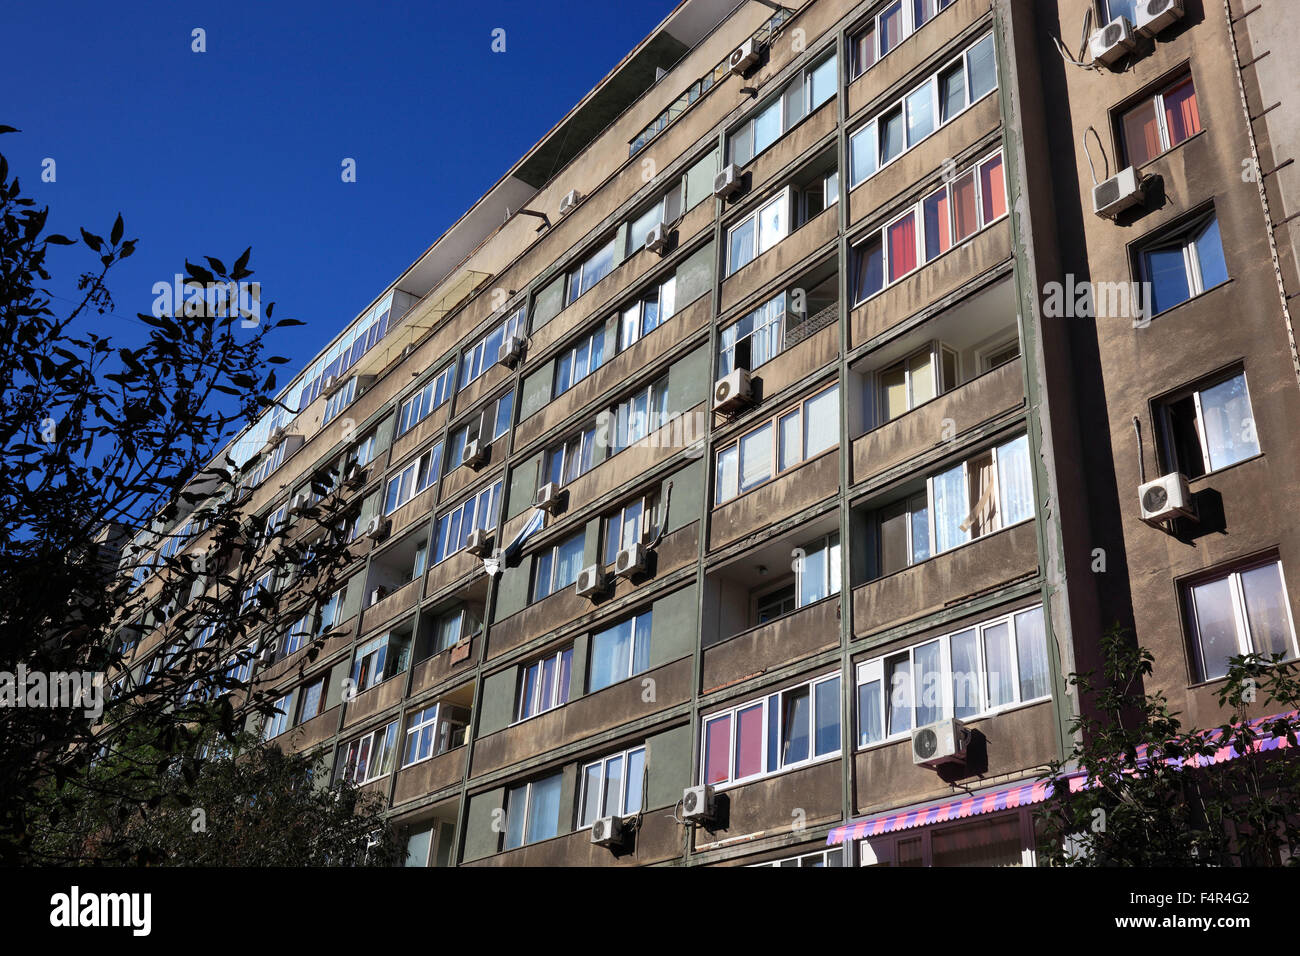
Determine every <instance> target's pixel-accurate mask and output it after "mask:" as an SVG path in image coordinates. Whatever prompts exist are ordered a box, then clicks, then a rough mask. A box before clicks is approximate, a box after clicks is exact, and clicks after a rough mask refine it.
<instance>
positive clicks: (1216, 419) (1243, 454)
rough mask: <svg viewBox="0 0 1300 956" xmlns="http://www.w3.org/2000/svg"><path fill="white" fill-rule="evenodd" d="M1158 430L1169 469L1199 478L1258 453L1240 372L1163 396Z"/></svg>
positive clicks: (1244, 386) (1257, 444)
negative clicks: (1172, 394)
mask: <svg viewBox="0 0 1300 956" xmlns="http://www.w3.org/2000/svg"><path fill="white" fill-rule="evenodd" d="M1156 432H1157V434H1158V435H1159V437H1160V442H1161V454H1162V461H1163V462H1164V464H1165V466H1166V469H1167V470H1169V471H1181V472H1182V473H1183V474H1184V475H1186V476H1187V477H1188V478H1199V477H1201V476H1202V475H1206V474H1209V473H1210V472H1212V471H1218V470H1219V469H1220V468H1227V467H1228V466H1229V465H1235V464H1236V463H1237V462H1239V461H1244V460H1246V459H1247V458H1250V457H1252V456H1254V455H1258V454H1259V438H1258V436H1257V435H1256V434H1255V416H1254V414H1253V412H1252V411H1251V408H1250V392H1249V390H1248V389H1247V388H1246V375H1245V373H1244V372H1240V371H1239V372H1235V373H1233V374H1231V375H1229V376H1228V377H1226V378H1220V379H1218V380H1213V381H1211V382H1209V383H1206V384H1203V385H1199V386H1197V387H1195V388H1192V389H1190V390H1188V391H1186V392H1182V393H1179V394H1177V395H1174V396H1171V397H1169V398H1166V399H1163V400H1162V401H1161V402H1160V403H1159V404H1158V405H1157V407H1156Z"/></svg>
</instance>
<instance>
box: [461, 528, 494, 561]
mask: <svg viewBox="0 0 1300 956" xmlns="http://www.w3.org/2000/svg"><path fill="white" fill-rule="evenodd" d="M465 550H466V551H468V552H469V553H470V554H472V555H474V557H476V558H482V557H486V556H487V555H489V554H491V553H492V532H491V531H484V530H483V529H482V528H476V529H475V530H473V531H471V532H470V533H469V537H468V538H467V539H466V540H465Z"/></svg>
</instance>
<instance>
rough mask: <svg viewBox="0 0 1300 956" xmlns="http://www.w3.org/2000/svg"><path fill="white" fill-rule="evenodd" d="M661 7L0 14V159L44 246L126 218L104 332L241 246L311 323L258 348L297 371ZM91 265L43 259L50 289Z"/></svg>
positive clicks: (253, 6)
mask: <svg viewBox="0 0 1300 956" xmlns="http://www.w3.org/2000/svg"><path fill="white" fill-rule="evenodd" d="M674 5H675V0H640V2H636V3H609V2H597V0H564V2H563V3H557V4H547V3H537V2H521V0H514V2H502V0H474V2H456V3H450V2H446V0H434V2H428V0H426V2H408V3H393V2H373V0H372V2H367V3H359V2H358V3H341V2H337V0H324V2H315V3H303V2H283V0H274V2H267V0H258V2H247V0H234V2H227V3H220V4H217V3H191V2H165V3H164V2H149V3H140V2H136V3H130V2H128V3H125V4H104V3H90V2H84V0H76V2H73V0H60V2H58V3H57V4H38V3H18V2H14V3H6V4H4V5H3V9H2V10H0V35H3V36H4V37H5V38H6V42H5V56H4V57H2V58H0V88H2V89H4V90H5V97H4V106H3V107H2V108H0V124H2V125H9V126H15V127H18V128H19V129H20V130H22V132H21V133H20V134H8V135H6V136H4V137H0V152H3V153H4V154H5V155H6V156H7V157H8V159H9V164H10V168H11V170H12V171H14V172H16V173H17V174H18V175H19V176H20V178H21V180H22V183H23V187H24V189H25V191H26V192H27V193H28V194H29V195H31V196H32V197H33V198H35V199H36V200H37V201H38V202H40V203H44V204H48V205H49V206H50V208H51V213H50V228H51V229H53V230H54V231H59V232H64V233H67V234H69V235H73V236H75V235H77V228H78V227H79V226H82V225H85V226H87V227H88V228H90V230H91V231H92V232H98V233H100V234H101V235H104V236H107V234H108V230H109V227H110V226H111V225H112V222H113V218H114V216H115V215H116V214H117V213H118V212H119V211H120V212H121V213H122V215H123V217H124V219H125V221H126V227H127V228H126V235H127V236H128V237H136V238H138V239H139V240H140V241H139V244H138V246H137V250H136V254H135V255H134V256H133V257H132V258H131V259H128V260H127V261H126V262H125V263H123V264H122V266H121V267H119V268H118V269H117V270H115V272H114V274H113V279H112V282H111V290H112V293H113V295H114V298H115V300H116V305H115V309H114V312H115V313H116V316H105V317H103V319H102V320H99V321H98V323H97V325H98V331H100V332H101V333H104V334H111V335H113V336H114V338H115V339H120V340H121V341H122V342H123V344H126V343H129V342H131V341H133V340H134V341H138V340H139V338H140V337H141V336H142V335H143V334H144V333H145V330H144V328H143V327H142V326H140V325H138V324H136V323H135V322H134V320H133V319H132V318H130V317H133V316H134V315H135V314H136V313H137V312H148V311H149V310H150V306H151V303H152V301H153V295H152V292H151V289H152V287H153V284H154V283H155V282H159V281H170V280H171V277H172V275H173V274H174V273H176V272H179V271H182V268H183V263H184V261H185V259H186V258H188V259H190V260H191V261H198V262H201V261H202V258H201V257H202V256H205V255H211V256H215V257H217V258H219V259H222V260H224V261H225V262H226V264H227V265H229V264H230V263H231V262H232V261H233V260H234V259H235V258H236V257H237V256H238V255H239V253H240V252H242V251H243V249H244V248H245V247H246V246H249V245H251V246H252V247H253V256H252V267H253V269H254V270H255V273H256V275H255V276H254V278H255V279H257V280H260V281H261V283H262V297H263V301H267V300H274V301H275V302H276V313H275V314H276V317H277V318H279V317H293V318H298V319H301V320H303V321H305V322H306V323H307V324H306V325H305V326H303V327H299V328H290V329H282V330H280V331H279V332H277V333H276V338H275V339H274V340H273V342H274V343H275V345H274V349H273V350H274V351H275V352H278V353H279V354H281V355H285V356H288V357H289V358H290V359H292V362H291V363H290V365H289V369H291V370H292V371H294V372H296V371H298V370H299V369H300V368H301V367H302V366H303V365H305V364H306V362H307V360H308V359H310V358H311V356H312V355H313V354H314V353H315V352H316V351H317V350H319V349H320V348H321V347H323V346H324V345H325V343H327V342H328V341H329V339H330V338H331V337H332V336H333V335H334V334H335V333H336V332H337V331H338V330H339V329H341V328H342V327H343V325H344V324H345V323H346V322H347V321H348V320H350V319H351V318H352V317H353V316H354V315H355V314H356V313H357V312H358V311H360V309H361V308H363V307H364V306H365V305H366V304H367V303H368V302H369V301H370V300H371V299H372V298H373V297H374V296H376V295H377V294H378V293H379V292H381V291H382V290H383V288H384V286H385V285H386V284H387V283H388V282H390V281H391V280H392V279H393V278H395V277H396V276H397V274H398V273H399V272H400V271H401V270H402V269H404V268H405V267H406V266H407V265H409V264H410V263H411V262H412V261H413V260H414V259H415V258H416V257H417V256H418V255H419V254H420V253H422V252H423V251H424V250H425V248H427V247H428V245H429V244H430V243H431V242H432V241H433V240H434V239H435V238H437V236H438V235H439V234H441V233H442V231H443V230H444V229H445V228H446V227H447V226H449V225H450V224H451V223H452V222H454V221H455V220H456V219H457V218H458V217H459V216H460V215H461V214H462V213H464V212H465V211H466V210H467V209H468V208H469V207H470V206H471V205H472V204H473V202H474V201H475V200H476V199H477V198H478V197H480V196H481V195H482V194H483V193H484V192H485V191H486V190H487V189H488V188H489V187H491V185H492V184H493V183H495V182H496V181H497V179H499V178H500V176H501V175H502V174H503V173H504V172H505V171H506V170H507V169H509V167H510V166H511V165H512V164H513V163H514V162H515V161H516V160H517V159H518V158H519V157H520V156H522V155H523V153H524V152H525V151H526V150H527V149H528V148H529V147H530V146H532V145H533V144H534V143H535V142H536V141H537V140H538V139H539V138H540V137H541V136H542V135H543V134H544V133H545V132H546V131H547V130H549V129H550V128H551V127H552V126H553V125H554V124H555V123H556V122H557V121H558V120H559V119H560V118H561V117H562V116H563V114H564V113H565V112H566V111H567V110H568V109H569V108H570V107H572V106H573V105H574V104H576V103H577V101H578V100H579V99H580V98H581V97H582V96H583V95H584V94H585V93H586V92H587V91H588V90H589V89H590V88H591V87H592V86H593V85H594V84H595V83H596V82H597V81H599V80H600V78H601V77H603V76H604V75H605V74H606V73H607V72H609V70H610V69H611V68H612V67H613V66H614V65H615V64H616V63H617V62H618V61H619V60H620V59H621V58H622V57H623V56H624V55H625V54H626V53H627V52H628V51H630V50H631V49H632V47H633V46H634V45H635V44H636V43H637V42H638V41H639V40H640V39H641V38H642V37H644V36H645V35H646V33H648V32H649V31H650V30H651V29H652V28H653V27H654V26H655V25H656V24H657V23H658V22H659V21H660V20H662V19H663V17H664V16H665V15H666V14H667V13H668V12H669V11H670V10H671V9H672V7H673V6H674ZM196 27H199V28H202V29H203V30H205V31H206V47H207V50H206V52H204V53H195V52H193V51H192V50H191V43H192V40H191V31H192V30H193V29H194V28H196ZM496 28H502V29H504V30H505V31H506V34H505V38H506V52H505V53H494V52H493V51H492V49H491V44H492V31H493V30H494V29H496ZM345 157H351V158H354V159H355V160H356V164H357V181H356V182H355V183H344V182H343V181H342V179H341V176H340V172H341V165H340V164H341V163H342V161H343V159H344V158H345ZM46 158H51V159H53V160H54V161H55V175H56V179H55V181H54V182H52V183H47V182H42V180H41V171H42V162H43V160H45V159H46ZM90 265H91V259H90V257H89V256H88V254H87V253H86V251H85V250H84V247H83V248H79V249H77V250H76V251H70V250H63V249H59V250H56V253H55V255H54V257H53V258H52V271H54V272H55V278H56V285H55V287H54V288H55V291H56V292H57V293H60V294H68V295H70V294H72V293H73V291H74V289H73V287H72V282H73V281H75V276H76V273H77V272H78V271H80V270H82V269H84V268H88V267H89V266H90ZM282 381H284V379H282Z"/></svg>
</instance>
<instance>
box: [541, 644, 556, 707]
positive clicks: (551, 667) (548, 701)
mask: <svg viewBox="0 0 1300 956" xmlns="http://www.w3.org/2000/svg"><path fill="white" fill-rule="evenodd" d="M555 663H556V662H555V658H554V657H548V658H547V659H546V660H544V661H542V678H541V680H542V688H541V703H540V704H539V706H538V709H539V711H540V710H550V709H551V708H552V707H554V706H555Z"/></svg>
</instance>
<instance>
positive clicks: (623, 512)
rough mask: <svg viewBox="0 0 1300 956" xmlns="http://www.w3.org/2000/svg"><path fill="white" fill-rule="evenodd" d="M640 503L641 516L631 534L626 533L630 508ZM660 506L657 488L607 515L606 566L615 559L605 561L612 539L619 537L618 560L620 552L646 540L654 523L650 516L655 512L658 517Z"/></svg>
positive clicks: (604, 544) (604, 552)
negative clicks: (657, 510)
mask: <svg viewBox="0 0 1300 956" xmlns="http://www.w3.org/2000/svg"><path fill="white" fill-rule="evenodd" d="M638 505H639V506H640V508H641V517H640V519H639V520H638V521H637V522H636V524H635V527H634V528H633V529H632V531H631V534H630V535H629V534H626V533H625V532H627V531H628V527H627V512H628V509H629V508H632V507H634V506H638ZM658 507H659V492H658V489H655V490H652V491H647V492H646V493H645V494H643V495H639V496H638V497H635V498H632V499H629V500H628V501H625V502H624V503H623V506H622V507H621V508H618V509H617V510H615V511H612V512H610V513H609V514H607V515H605V534H604V535H603V537H602V541H601V545H602V548H601V561H602V562H604V564H605V566H606V567H608V566H610V565H611V564H613V563H614V561H605V557H606V556H608V554H609V551H610V547H609V546H610V543H611V539H612V538H614V537H617V539H618V540H617V542H616V543H617V547H615V548H614V557H615V560H617V558H618V552H620V551H626V550H627V549H628V548H630V547H632V545H635V544H640V543H641V542H642V541H644V540H645V538H646V534H647V532H648V531H649V529H650V528H651V527H652V526H653V524H654V523H653V522H652V521H651V520H650V516H651V515H652V514H653V515H655V517H656V518H657V517H658V516H657V512H656V509H657V508H658Z"/></svg>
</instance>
